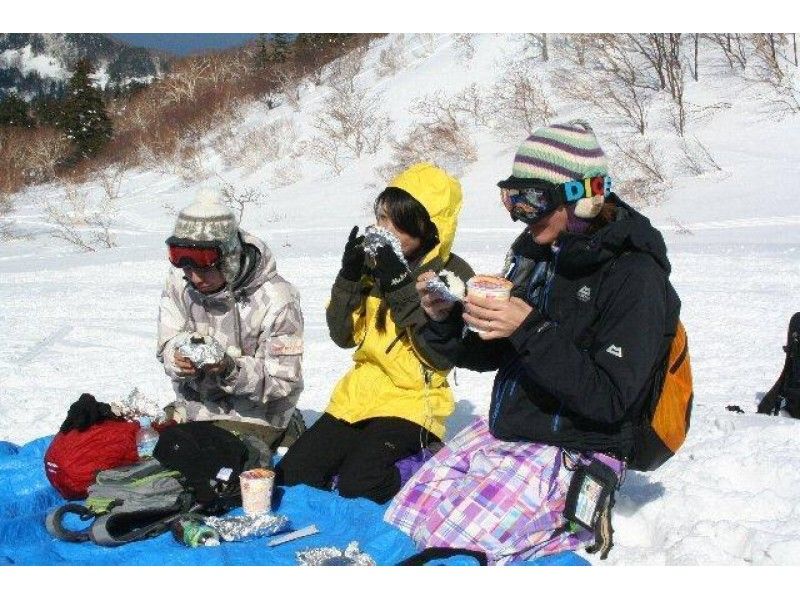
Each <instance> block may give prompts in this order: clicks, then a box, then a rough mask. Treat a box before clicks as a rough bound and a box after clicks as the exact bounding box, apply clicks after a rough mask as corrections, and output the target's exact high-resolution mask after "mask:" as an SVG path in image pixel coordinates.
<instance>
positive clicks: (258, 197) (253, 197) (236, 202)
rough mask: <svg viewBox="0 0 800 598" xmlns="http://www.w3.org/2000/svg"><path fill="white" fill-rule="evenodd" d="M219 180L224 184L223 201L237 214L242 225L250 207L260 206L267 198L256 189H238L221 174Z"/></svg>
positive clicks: (221, 190)
mask: <svg viewBox="0 0 800 598" xmlns="http://www.w3.org/2000/svg"><path fill="white" fill-rule="evenodd" d="M217 178H218V179H219V180H220V182H221V183H222V188H221V189H220V192H221V194H222V201H223V202H224V203H225V205H227V206H228V207H229V208H230V209H231V210H233V211H234V212H236V217H237V219H238V221H239V222H240V223H241V221H242V218H243V217H244V211H245V209H246V208H247V207H248V206H260V205H262V204H263V203H264V200H265V199H266V197H267V196H266V194H265V193H264V192H263V191H259V190H258V189H256V188H255V187H236V186H234V185H233V184H232V183H230V182H229V181H228V180H226V179H225V178H223V177H222V176H221V175H219V174H217Z"/></svg>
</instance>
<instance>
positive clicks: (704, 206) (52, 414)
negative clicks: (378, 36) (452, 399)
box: [0, 34, 800, 564]
mask: <svg viewBox="0 0 800 598" xmlns="http://www.w3.org/2000/svg"><path fill="white" fill-rule="evenodd" d="M518 37H519V36H513V35H508V36H507V35H488V34H487V35H481V36H477V37H475V38H474V39H473V44H474V56H472V57H471V58H467V57H466V56H465V55H464V50H463V48H462V47H461V45H460V44H459V43H457V41H456V40H455V39H454V38H453V37H450V36H405V37H404V38H403V39H402V40H401V41H402V44H400V43H399V42H398V36H394V35H393V36H389V37H388V38H386V39H383V40H381V41H380V42H378V43H377V44H375V46H374V47H373V48H371V49H370V51H369V52H368V54H367V56H366V59H365V68H364V69H363V70H362V72H361V73H360V74H359V75H358V76H357V77H356V79H355V83H356V86H357V87H358V89H359V90H361V91H362V92H364V93H381V94H382V96H381V101H380V105H381V109H382V110H384V111H385V112H386V114H387V115H388V116H389V117H390V118H391V119H392V121H393V122H392V125H391V130H392V132H393V133H394V135H396V136H402V134H403V132H404V131H405V130H406V129H407V128H408V127H409V126H410V125H411V124H412V122H413V118H414V117H413V115H411V114H410V113H409V106H410V104H411V103H412V101H413V100H414V99H416V98H419V97H421V96H423V95H426V94H431V93H433V92H436V91H438V90H446V91H448V92H457V91H460V90H461V89H463V88H464V87H466V86H467V85H469V84H471V83H478V84H480V85H482V86H489V85H491V84H492V83H493V82H495V81H496V80H497V79H498V78H499V77H500V76H501V74H502V72H503V69H504V66H503V65H504V63H506V62H507V61H508V60H509V59H511V58H513V57H514V56H515V55H516V54H518V53H519V51H520V47H519V43H520V42H519V40H518V39H517V38H518ZM391 44H398V47H399V45H402V48H403V49H402V53H403V62H404V66H403V68H401V69H399V70H398V71H397V72H396V73H395V74H393V75H387V76H380V75H379V72H380V71H381V68H380V64H379V56H380V52H381V51H382V50H383V49H385V48H387V47H389V46H390V45H391ZM551 62H553V61H551ZM713 66H714V65H712V64H709V65H705V66H703V68H704V69H706V68H707V69H708V71H707V72H708V73H709V74H708V75H707V76H701V79H700V82H698V83H694V82H691V83H690V84H688V85H687V98H688V99H689V101H690V102H691V103H692V104H693V105H695V106H709V105H712V104H714V105H719V106H720V108H719V109H717V110H715V111H706V112H705V113H704V114H705V116H704V117H703V118H699V117H698V118H697V119H695V120H692V121H690V124H689V128H688V131H689V135H688V136H687V137H696V138H697V139H698V140H700V141H701V142H702V143H703V144H704V145H705V146H706V147H707V148H708V150H709V151H710V152H711V154H712V155H713V156H714V158H715V160H716V161H717V163H718V164H719V166H720V169H721V170H719V171H713V172H709V173H707V174H703V175H700V176H690V175H687V174H685V173H682V172H680V171H679V170H678V169H677V168H674V164H675V163H676V162H677V160H678V159H677V156H678V153H677V152H678V149H677V148H678V145H679V140H678V138H677V136H676V135H675V134H673V133H670V132H669V130H668V128H667V127H658V126H654V130H653V132H652V138H653V139H654V141H655V142H657V143H658V154H657V155H659V156H660V157H663V159H664V163H665V164H667V165H669V167H668V168H667V170H668V174H669V179H670V185H669V186H668V188H667V190H666V193H665V197H664V200H663V201H662V202H661V203H660V204H658V205H654V206H650V207H646V208H644V209H643V211H644V212H645V214H647V215H648V216H649V217H650V218H651V219H652V220H653V221H654V222H655V224H656V225H658V226H659V227H660V228H661V230H662V231H664V234H665V238H666V240H667V244H668V247H669V252H670V258H671V260H672V263H673V268H674V269H673V275H672V280H673V283H674V285H675V287H676V289H677V290H678V293H679V294H680V296H681V299H682V302H683V308H682V319H683V321H684V323H685V325H686V328H687V330H688V333H689V338H690V349H691V357H692V365H693V371H694V377H695V400H696V403H695V409H694V415H693V420H692V429H691V432H690V435H689V438H688V441H687V443H686V445H685V446H684V448H683V449H682V450H681V451H680V453H679V454H678V455H677V456H676V457H675V458H674V459H672V460H671V461H670V462H669V463H668V464H666V465H665V466H663V467H662V468H661V469H660V470H658V471H657V472H655V473H652V474H639V473H629V474H628V478H627V481H626V483H625V485H624V487H623V489H622V491H621V496H620V497H619V500H618V506H617V508H616V510H615V517H614V526H615V528H616V534H615V544H616V546H615V548H614V550H613V551H612V552H611V554H610V556H609V559H608V562H610V563H626V564H629V563H647V564H660V563H669V564H695V563H700V564H743V563H792V564H800V490H798V488H800V456H799V455H800V422H795V421H793V420H790V419H788V418H768V417H764V416H757V415H754V412H755V404H756V402H757V394H758V393H759V392H763V391H765V390H766V389H768V388H769V386H770V385H771V384H772V382H773V381H774V378H775V377H776V376H777V374H778V372H779V370H780V367H781V365H782V360H783V353H782V351H781V345H782V344H783V342H784V337H785V327H786V324H787V322H788V320H789V317H790V316H791V314H792V313H794V312H795V311H798V308H800V304H798V301H797V299H796V298H797V297H798V295H799V294H800V293H799V292H800V254H799V253H798V251H797V250H796V243H797V241H798V240H800V202H798V200H797V199H795V198H793V196H792V191H793V188H794V186H795V184H796V182H797V180H799V179H800V177H799V176H798V175H800V167H799V166H798V165H797V162H796V160H795V156H797V155H798V153H800V135H798V133H799V132H800V118H798V117H796V116H795V117H791V118H786V119H784V120H777V119H775V118H771V117H767V116H764V114H763V111H762V108H763V104H764V100H763V98H760V97H758V95H757V94H756V93H755V91H754V90H753V89H752V88H751V87H749V86H747V85H745V84H744V83H742V82H741V81H740V80H737V79H735V78H733V77H730V76H729V75H726V74H725V73H724V72H722V71H721V70H720V69H717V70H716V71H712V70H711V69H712V67H713ZM551 68H554V65H553V64H547V65H544V64H541V63H540V64H539V65H538V66H537V70H538V71H539V74H540V76H541V77H542V79H543V80H546V78H547V70H548V69H551ZM703 72H706V71H703ZM329 94H330V89H328V88H327V87H326V86H324V85H322V86H319V87H314V86H312V85H310V84H309V85H307V86H306V87H305V88H304V90H303V93H302V95H301V99H300V103H299V107H298V109H297V110H294V109H293V108H291V107H290V106H288V105H284V106H281V107H279V108H277V109H275V110H271V111H269V112H267V111H265V108H264V106H263V105H260V104H254V105H252V106H249V107H246V108H245V109H244V111H243V114H242V115H241V119H240V120H237V121H236V122H235V123H234V124H233V125H232V129H231V131H230V132H231V134H232V138H233V139H239V140H241V139H244V138H245V137H246V136H247V135H248V134H250V133H252V134H253V135H255V133H253V132H254V131H255V132H256V133H257V132H258V131H260V130H263V129H265V128H266V127H269V126H272V125H274V123H276V122H279V121H285V122H291V123H292V124H291V126H290V129H292V130H293V131H294V132H293V134H292V135H291V136H290V137H293V138H294V143H293V144H292V148H294V149H295V150H296V151H294V152H292V151H291V148H289V149H288V150H286V151H285V152H283V154H282V155H281V152H275V151H273V150H275V148H269V150H270V152H272V153H270V154H269V155H268V154H267V153H266V151H267V150H263V151H264V152H265V153H264V154H263V155H260V154H258V153H256V154H255V155H248V160H239V161H238V162H236V163H234V164H233V165H231V164H229V163H228V162H230V160H227V161H226V157H225V153H224V152H220V151H219V148H220V147H221V146H220V144H219V138H220V137H221V136H222V132H216V133H215V134H214V135H212V136H210V137H209V140H208V141H209V147H211V145H212V142H213V141H214V139H215V138H216V139H217V143H215V144H213V145H214V147H216V148H217V149H216V150H214V149H209V150H208V151H207V152H206V154H205V155H204V158H203V167H204V169H205V170H206V174H207V175H208V176H207V177H206V178H203V177H200V178H199V179H197V180H194V181H192V182H191V183H187V182H185V180H184V179H183V178H181V176H179V173H178V171H177V170H174V171H173V172H170V168H169V167H165V168H162V169H160V171H156V170H144V169H140V170H136V171H129V172H128V173H125V174H124V175H123V178H122V183H121V187H120V193H119V201H118V203H119V216H118V218H117V219H116V222H115V225H114V233H115V234H116V236H117V241H118V247H115V248H113V249H106V250H102V251H97V252H96V253H80V252H76V251H75V250H74V249H73V248H71V247H69V246H66V245H64V244H63V243H61V242H59V241H56V240H54V239H51V238H49V237H48V236H47V234H46V232H47V229H48V225H47V224H46V222H45V221H44V218H43V214H42V211H41V209H40V207H39V204H40V203H41V201H43V200H46V199H47V198H58V197H59V196H60V194H62V193H63V190H62V189H60V188H58V187H57V186H54V185H48V186H43V187H40V188H35V189H30V190H28V191H26V192H25V193H23V194H21V195H20V196H18V197H17V198H16V200H17V205H18V211H17V214H16V216H15V217H16V219H17V221H18V227H19V228H20V229H21V230H22V231H24V232H28V233H30V234H32V235H33V238H31V239H29V240H21V241H14V242H9V243H5V244H2V245H0V306H2V318H0V438H3V439H8V440H11V441H14V442H23V441H26V440H29V439H32V438H35V437H38V436H41V435H44V434H49V433H52V432H53V431H54V430H55V429H56V428H57V427H58V425H59V424H60V422H61V421H62V419H63V417H64V415H65V413H66V409H67V407H68V405H69V404H70V403H71V402H72V401H74V400H75V399H76V398H77V397H78V395H79V394H80V393H81V392H87V391H88V392H92V393H94V394H95V395H96V396H97V397H98V399H99V400H104V401H112V400H116V399H119V398H122V397H124V396H125V395H127V394H128V392H129V391H130V390H131V389H132V388H133V387H135V386H136V387H139V389H140V390H142V391H143V392H144V393H145V394H146V395H149V396H151V397H154V398H155V399H156V400H158V402H159V403H161V404H166V403H167V402H168V401H169V400H170V399H171V388H170V385H169V384H168V382H167V379H166V377H165V376H164V374H163V371H162V370H161V367H160V365H159V364H158V363H157V362H156V360H155V357H154V353H155V331H156V313H157V304H158V298H159V294H160V291H161V286H162V284H163V282H164V280H165V277H166V273H167V268H168V265H167V262H166V260H165V251H164V239H165V238H166V237H167V236H168V235H169V232H170V229H171V226H172V220H173V216H172V215H171V214H170V213H169V212H168V211H167V210H166V209H165V208H164V206H165V204H166V205H168V206H169V205H171V206H175V207H181V206H183V205H185V204H186V203H188V202H189V201H190V200H191V198H192V197H193V195H194V193H195V192H196V190H197V189H198V188H199V187H200V186H204V185H215V184H217V185H218V184H220V182H221V180H222V179H224V180H225V181H227V182H229V183H231V184H232V185H234V186H236V187H238V188H245V187H253V188H257V189H260V190H263V191H265V192H266V194H267V198H266V200H265V201H264V204H263V205H262V206H260V207H252V206H250V207H248V208H247V211H246V212H245V215H244V220H243V226H244V228H246V229H248V230H250V231H252V232H254V233H256V234H258V235H260V236H262V237H263V238H264V239H265V240H266V241H267V242H268V243H269V244H270V245H271V247H272V249H273V250H274V252H275V254H276V257H277V261H278V268H279V270H280V272H281V273H282V274H283V275H284V276H285V277H286V278H287V279H289V280H290V281H292V282H293V283H295V284H296V285H297V287H298V288H299V290H300V293H301V297H302V304H303V309H304V314H305V319H306V338H307V341H306V343H307V344H306V347H307V350H306V357H305V364H304V368H305V376H306V390H305V391H304V393H303V395H302V397H301V400H300V408H301V409H302V410H303V412H304V413H305V415H306V417H307V419H309V420H313V419H314V418H315V417H317V415H318V414H319V413H320V412H321V411H322V410H324V408H325V405H326V403H327V401H328V398H329V394H330V391H331V389H332V387H333V385H334V383H335V382H336V380H337V379H338V377H339V376H340V375H341V374H342V373H344V371H346V369H347V368H348V367H349V365H350V361H349V358H350V352H349V351H343V350H340V349H338V348H336V347H335V346H334V345H333V343H332V342H331V341H330V340H329V339H328V335H327V329H326V325H325V320H324V305H325V302H326V300H327V297H328V293H329V290H330V284H331V282H332V281H333V279H334V276H335V273H336V271H337V268H338V266H339V260H340V253H341V249H342V247H343V245H344V242H345V240H346V236H347V232H348V231H349V229H350V227H351V226H352V225H353V224H360V225H366V224H368V223H370V221H371V218H370V213H369V209H368V206H369V204H370V202H371V200H372V199H373V198H374V196H375V194H376V192H377V190H378V189H379V188H381V187H382V186H383V185H385V184H386V181H385V180H381V179H380V177H379V176H378V175H376V173H375V169H376V167H380V166H381V165H383V164H384V163H386V162H387V161H388V159H389V153H390V152H389V150H388V149H387V148H386V147H384V149H382V150H381V151H379V152H378V153H377V154H375V155H368V156H362V157H361V158H360V159H357V160H352V161H351V162H348V163H347V164H346V166H345V168H344V170H343V171H342V172H341V174H339V175H334V174H333V173H332V172H331V171H330V169H329V168H327V167H326V166H324V165H322V164H319V163H317V162H314V161H313V159H312V157H313V155H314V151H315V143H314V142H313V140H312V138H313V136H314V131H313V115H314V113H315V111H318V110H320V109H321V108H323V107H324V106H325V103H326V98H328V97H329ZM553 103H554V105H555V107H556V108H557V110H558V116H557V117H556V118H555V119H554V120H556V121H558V120H565V119H569V118H574V117H578V116H581V117H584V118H587V119H588V120H589V121H590V122H592V123H593V124H594V125H595V128H596V130H597V132H598V136H599V138H600V140H601V143H602V144H603V145H604V147H607V151H609V153H611V152H610V150H609V149H608V146H607V145H606V140H608V139H610V138H611V137H612V136H616V135H618V134H619V132H620V128H619V125H618V124H616V123H614V122H610V121H609V120H608V119H605V118H603V117H602V116H600V115H598V114H596V113H594V112H592V111H588V110H585V109H584V110H582V109H580V108H578V107H576V106H574V105H571V104H567V103H565V102H561V101H559V100H558V98H557V97H554V100H553ZM698 113H700V112H698ZM284 126H288V125H284ZM284 130H286V129H284ZM471 133H472V140H473V142H474V144H475V147H476V150H477V160H476V161H475V162H473V163H471V164H468V165H466V166H464V167H463V170H462V171H461V172H460V173H459V175H460V178H461V181H462V184H463V187H464V196H465V204H464V209H463V211H462V216H461V219H460V228H459V230H458V234H457V239H456V244H455V251H456V252H457V253H458V254H459V255H461V256H462V257H464V258H466V259H467V260H468V261H469V262H470V263H471V264H473V266H474V267H475V269H476V270H477V271H486V272H492V271H497V270H498V269H499V267H500V265H501V264H502V259H503V255H504V253H505V250H506V247H507V246H508V244H509V243H510V241H511V240H512V239H513V237H514V236H515V235H516V234H517V233H518V232H519V230H520V227H519V226H518V225H516V224H514V223H512V222H511V221H510V220H509V219H508V216H507V215H506V214H505V212H504V211H503V210H502V208H501V206H500V204H499V202H498V195H497V191H496V187H495V183H496V181H497V180H499V179H500V178H504V177H505V176H507V175H508V171H509V169H510V166H511V161H512V159H513V154H514V150H515V148H516V146H517V144H518V143H519V141H520V140H521V139H522V138H523V137H524V135H519V136H516V137H514V136H508V137H506V138H502V139H500V138H498V136H497V135H496V134H495V133H493V132H492V131H490V130H487V129H482V128H481V127H473V128H471ZM301 144H304V145H302V146H301ZM384 145H386V144H384ZM300 147H302V150H297V148H300ZM276 154H277V155H276ZM164 171H166V174H165V173H164ZM612 175H613V176H622V173H615V172H612ZM220 177H221V178H220ZM278 182H280V184H278ZM82 192H85V193H86V194H87V196H88V197H89V198H90V199H91V198H99V197H100V196H101V195H102V190H101V187H100V185H99V184H88V185H86V186H85V187H83V188H82ZM491 381H492V376H491V375H490V374H476V373H472V372H467V371H463V370H459V371H458V375H457V385H456V386H455V387H454V388H455V393H456V398H457V407H456V413H455V415H454V416H453V418H452V420H451V422H450V426H449V431H448V434H449V435H450V436H452V435H453V434H454V433H455V432H457V431H458V430H459V429H460V428H461V427H463V426H464V425H465V424H466V422H467V421H468V420H469V418H471V417H472V416H473V415H481V414H485V412H486V409H487V407H488V402H489V391H490V388H491ZM729 404H738V405H740V406H741V407H742V408H743V409H744V410H745V411H746V412H747V414H745V415H740V414H735V413H732V412H729V411H727V410H726V409H725V407H726V405H729Z"/></svg>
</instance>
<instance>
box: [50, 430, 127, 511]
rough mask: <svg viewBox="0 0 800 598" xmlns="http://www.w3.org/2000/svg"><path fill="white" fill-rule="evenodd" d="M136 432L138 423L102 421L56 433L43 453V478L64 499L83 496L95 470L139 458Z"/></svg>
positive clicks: (125, 463) (93, 478)
mask: <svg viewBox="0 0 800 598" xmlns="http://www.w3.org/2000/svg"><path fill="white" fill-rule="evenodd" d="M138 431H139V423H138V422H130V421H125V420H106V421H102V422H99V423H96V424H94V425H92V426H90V427H89V428H87V429H86V430H83V431H80V430H70V431H68V432H59V433H58V434H56V436H55V438H53V442H51V443H50V446H49V447H48V448H47V452H46V453H45V454H44V470H45V473H46V474H47V479H48V480H50V483H51V484H52V485H53V487H54V488H55V489H56V490H58V493H59V494H61V496H63V497H64V498H66V499H67V500H76V499H81V498H86V495H87V491H88V488H89V486H91V485H92V484H93V483H94V481H95V476H96V475H97V472H98V471H103V470H104V469H111V468H112V467H120V466H122V465H130V464H132V463H136V462H137V461H138V460H139V455H138V453H137V451H136V433H137V432H138Z"/></svg>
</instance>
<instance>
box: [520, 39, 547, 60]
mask: <svg viewBox="0 0 800 598" xmlns="http://www.w3.org/2000/svg"><path fill="white" fill-rule="evenodd" d="M525 41H526V47H527V49H528V50H529V51H530V53H531V55H532V57H533V58H541V59H542V61H543V62H547V61H548V60H550V52H549V48H548V44H547V41H548V40H547V34H546V33H526V34H525Z"/></svg>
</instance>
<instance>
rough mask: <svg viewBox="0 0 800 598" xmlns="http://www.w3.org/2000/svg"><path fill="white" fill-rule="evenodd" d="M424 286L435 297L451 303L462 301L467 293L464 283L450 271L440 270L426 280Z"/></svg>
mask: <svg viewBox="0 0 800 598" xmlns="http://www.w3.org/2000/svg"><path fill="white" fill-rule="evenodd" d="M425 286H426V287H427V289H428V291H430V292H431V293H433V294H434V295H436V296H437V297H439V298H441V299H444V300H445V301H453V302H458V301H463V300H464V296H465V295H466V291H467V287H466V285H464V281H463V280H461V279H460V278H459V277H458V276H456V275H455V274H454V273H453V272H450V270H442V271H441V272H439V274H438V275H437V276H434V277H433V278H431V279H430V280H428V282H427V283H426V285H425Z"/></svg>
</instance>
